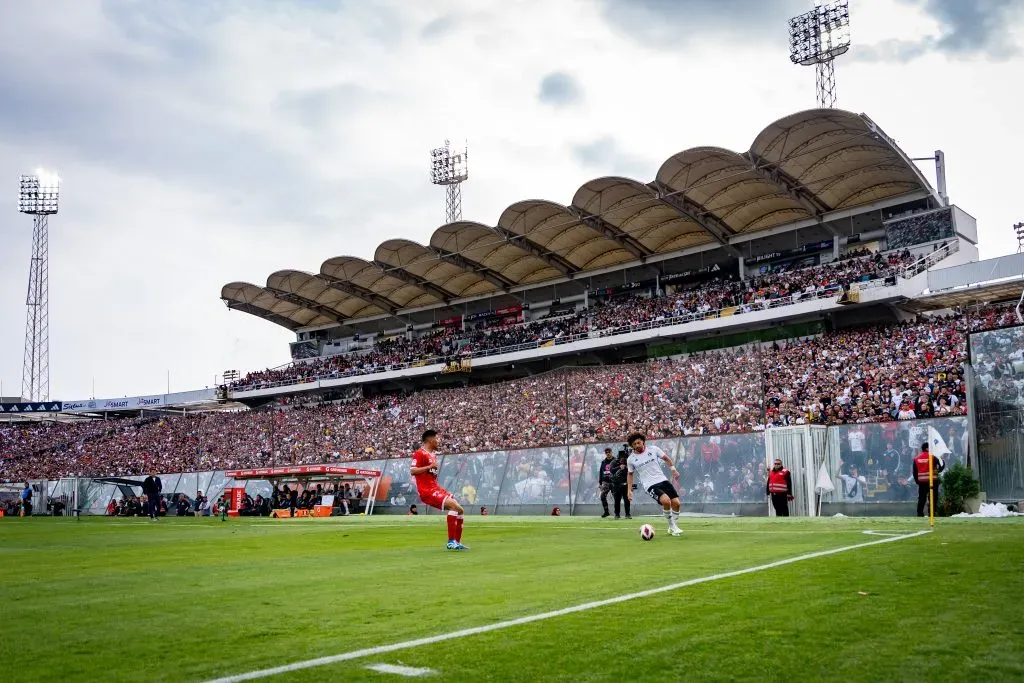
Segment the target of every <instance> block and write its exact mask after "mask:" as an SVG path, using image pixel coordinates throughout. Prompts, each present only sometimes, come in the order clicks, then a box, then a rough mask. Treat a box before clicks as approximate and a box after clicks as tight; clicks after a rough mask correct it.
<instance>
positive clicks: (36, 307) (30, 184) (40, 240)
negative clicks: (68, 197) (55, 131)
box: [18, 169, 60, 401]
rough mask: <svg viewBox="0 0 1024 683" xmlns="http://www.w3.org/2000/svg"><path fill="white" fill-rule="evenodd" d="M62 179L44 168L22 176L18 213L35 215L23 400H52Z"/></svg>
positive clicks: (22, 373)
mask: <svg viewBox="0 0 1024 683" xmlns="http://www.w3.org/2000/svg"><path fill="white" fill-rule="evenodd" d="M59 196H60V178H59V177H57V174H55V173H48V172H46V171H44V170H42V169H39V170H37V171H36V172H35V175H23V176H21V185H20V189H19V192H18V211H20V212H21V213H24V214H28V215H30V216H32V259H31V261H30V262H29V270H28V294H27V295H26V297H25V306H26V308H27V309H28V311H27V317H26V320H25V360H24V365H23V366H22V371H21V398H22V400H23V401H46V400H48V399H49V398H50V310H49V309H50V278H49V270H50V266H49V253H50V224H49V218H50V216H51V215H52V214H55V213H57V200H58V199H59Z"/></svg>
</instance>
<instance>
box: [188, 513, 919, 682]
mask: <svg viewBox="0 0 1024 683" xmlns="http://www.w3.org/2000/svg"><path fill="white" fill-rule="evenodd" d="M928 533H931V531H930V530H928V529H925V530H923V531H915V532H913V533H910V534H904V535H903V536H891V537H889V538H882V539H879V540H877V541H866V542H864V543H857V544H854V545H845V546H842V547H841V548H832V549H831V550H818V551H816V552H813V553H805V554H803V555H797V556H796V557H787V558H786V559H783V560H776V561H774V562H768V563H767V564H759V565H757V566H756V567H747V568H746V569H736V570H734V571H731V572H723V573H721V574H712V575H711V576H702V577H700V578H696V579H689V580H687V581H680V582H679V583H671V584H669V585H667V586H660V587H658V588H650V589H648V590H645V591H638V592H636V593H626V594H625V595H618V596H616V597H614V598H606V599H604V600H595V601H594V602H585V603H583V604H580V605H573V606H572V607H564V608H562V609H556V610H553V611H551V612H541V613H540V614H533V615H530V616H527V617H519V618H518V619H509V620H508V621H499V622H496V623H494V624H486V625H484V626H474V627H472V628H464V629H462V630H460V631H451V632H449V633H441V634H439V635H436V636H427V637H426V638H416V639H415V640H406V641H404V642H401V643H392V644H391V645H379V646H377V647H368V648H364V649H362V650H353V651H352V652H343V653H341V654H337V655H329V656H327V657H317V658H315V659H307V660H305V661H301V662H293V663H291V664H284V665H282V666H275V667H271V668H269V669H259V670H258V671H249V672H247V673H242V674H235V675H233V676H224V677H222V678H215V679H211V680H209V681H207V682H206V683H241V681H252V680H256V679H258V678H266V677H268V676H276V675H278V674H286V673H290V672H292V671H300V670H302V669H312V668H313V667H317V666H325V665H327V664H336V663H338V662H347V661H350V660H353V659H362V658H364V657H376V656H378V655H383V654H387V653H389V652H397V651H399V650H408V649H410V648H414V647H420V646H422V645H432V644H433V643H440V642H443V641H445V640H455V639H457V638H466V637H467V636H475V635H478V634H480V633H489V632H491V631H498V630H501V629H506V628H511V627H513V626H522V625H524V624H532V623H533V622H535V621H544V620H546V619H553V618H555V617H562V616H565V615H566V614H575V613H576V612H586V611H588V610H592V609H597V608H598V607H606V606H608V605H615V604H618V603H620V602H627V601H629V600H636V599H638V598H646V597H650V596H652V595H657V594H659V593H667V592H669V591H674V590H678V589H680V588H687V587H688V586H696V585H698V584H701V583H708V582H710V581H718V580H719V579H730V578H732V577H734V576H743V575H744V574H753V573H754V572H760V571H764V570H766V569H774V568H775V567H784V566H785V565H787V564H794V563H796V562H802V561H804V560H813V559H816V558H818V557H828V556H829V555H838V554H839V553H845V552H847V551H849V550H856V549H858V548H867V547H869V546H873V545H882V544H883V543H893V542H894V541H902V540H905V539H908V538H916V537H918V536H924V535H925V534H928Z"/></svg>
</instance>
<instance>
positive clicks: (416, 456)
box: [409, 429, 469, 550]
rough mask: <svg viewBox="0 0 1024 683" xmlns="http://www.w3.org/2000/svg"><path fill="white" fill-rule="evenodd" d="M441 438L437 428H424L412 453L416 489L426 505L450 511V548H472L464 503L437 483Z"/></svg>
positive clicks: (412, 472)
mask: <svg viewBox="0 0 1024 683" xmlns="http://www.w3.org/2000/svg"><path fill="white" fill-rule="evenodd" d="M440 445H441V440H440V439H438V438H437V432H435V431H434V430H433V429H428V430H427V431H425V432H423V439H422V445H421V446H420V447H419V448H418V449H417V450H416V452H415V453H413V454H412V468H411V469H410V470H409V471H410V473H411V474H412V477H413V479H415V480H416V489H417V490H418V491H419V494H420V500H422V501H423V504H424V505H429V506H430V507H432V508H437V509H438V510H442V511H444V510H447V512H448V545H447V548H448V550H469V548H467V547H466V546H464V545H462V520H463V513H464V512H465V511H464V510H463V509H462V506H461V505H459V501H457V500H455V496H453V495H452V494H450V493H448V492H447V491H445V490H444V489H443V488H441V486H440V485H439V484H438V483H437V470H438V463H437V449H438V446H440Z"/></svg>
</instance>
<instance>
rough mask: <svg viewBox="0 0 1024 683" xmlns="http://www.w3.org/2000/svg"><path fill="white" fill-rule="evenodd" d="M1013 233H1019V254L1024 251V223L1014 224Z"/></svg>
mask: <svg viewBox="0 0 1024 683" xmlns="http://www.w3.org/2000/svg"><path fill="white" fill-rule="evenodd" d="M1013 231H1014V232H1015V233H1017V253H1018V254H1019V253H1020V252H1022V251H1024V221H1021V222H1020V223H1014V224H1013Z"/></svg>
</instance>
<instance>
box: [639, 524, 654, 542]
mask: <svg viewBox="0 0 1024 683" xmlns="http://www.w3.org/2000/svg"><path fill="white" fill-rule="evenodd" d="M640 538H642V539H644V540H645V541H653V540H654V527H653V526H651V525H650V524H644V525H643V526H642V527H640Z"/></svg>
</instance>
